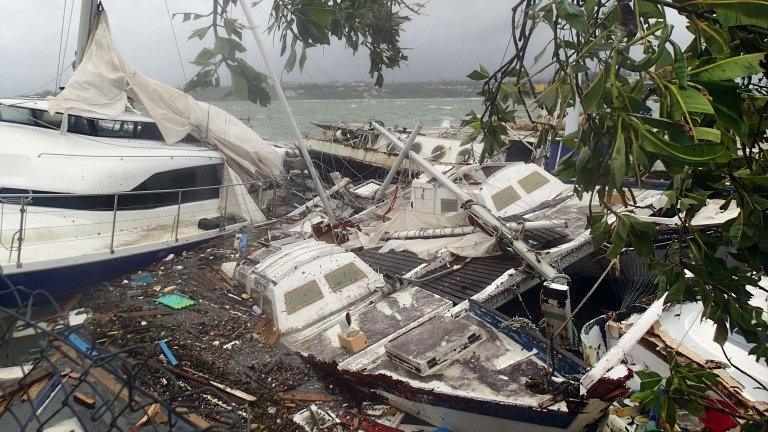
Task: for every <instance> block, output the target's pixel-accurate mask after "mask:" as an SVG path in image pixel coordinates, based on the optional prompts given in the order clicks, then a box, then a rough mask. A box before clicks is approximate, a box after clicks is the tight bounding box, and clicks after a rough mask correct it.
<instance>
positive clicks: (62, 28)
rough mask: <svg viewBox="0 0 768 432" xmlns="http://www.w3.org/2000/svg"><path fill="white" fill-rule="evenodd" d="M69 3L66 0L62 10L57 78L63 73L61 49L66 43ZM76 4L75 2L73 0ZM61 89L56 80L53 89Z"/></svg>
mask: <svg viewBox="0 0 768 432" xmlns="http://www.w3.org/2000/svg"><path fill="white" fill-rule="evenodd" d="M67 1H68V0H64V7H63V8H62V10H61V30H59V53H58V54H57V55H56V76H57V77H58V76H59V74H60V72H61V63H62V61H61V47H62V44H63V42H64V19H65V18H66V17H67ZM72 1H73V2H74V0H72ZM58 88H59V80H58V78H57V79H56V87H55V88H54V89H53V90H54V91H56V89H58Z"/></svg>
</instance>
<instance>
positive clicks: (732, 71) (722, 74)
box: [689, 53, 766, 81]
mask: <svg viewBox="0 0 768 432" xmlns="http://www.w3.org/2000/svg"><path fill="white" fill-rule="evenodd" d="M765 54H766V53H755V54H747V55H743V56H738V57H731V58H728V59H725V60H720V61H718V62H715V63H713V64H710V65H707V66H704V67H701V68H699V69H695V70H692V71H690V74H689V75H690V77H691V79H695V80H696V81H722V80H733V79H736V78H741V77H745V76H752V75H757V74H759V73H761V72H762V71H763V68H762V67H761V66H760V61H761V60H762V59H763V57H764V56H765Z"/></svg>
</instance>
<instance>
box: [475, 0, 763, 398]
mask: <svg viewBox="0 0 768 432" xmlns="http://www.w3.org/2000/svg"><path fill="white" fill-rule="evenodd" d="M671 10H674V11H676V12H677V13H679V14H680V16H681V17H682V18H683V20H684V21H685V22H687V30H688V32H690V35H691V36H690V37H691V42H690V43H688V44H687V45H685V46H681V44H680V41H679V40H676V38H673V37H672V34H673V24H672V23H671V21H670V19H669V14H670V11H671ZM513 15H514V18H513V20H512V29H511V36H510V38H511V39H510V42H511V44H512V47H511V50H510V51H511V52H512V55H511V57H510V58H508V59H505V60H504V62H503V64H502V65H501V67H499V68H498V69H496V70H494V71H492V72H491V71H488V70H487V69H486V68H484V67H482V66H481V67H479V68H477V69H476V70H474V71H473V72H472V73H470V74H469V75H468V77H469V78H470V79H473V80H477V81H482V82H483V89H482V91H481V96H482V97H483V98H484V110H483V112H482V113H480V114H478V113H475V112H471V113H469V114H468V117H467V119H466V120H465V124H467V125H469V126H470V127H472V128H473V130H474V134H473V136H472V137H471V139H473V138H476V137H478V136H480V135H482V137H483V142H484V152H483V154H484V155H492V154H494V153H495V152H497V151H498V150H499V149H500V148H501V147H502V146H504V145H505V142H504V137H505V136H506V135H507V134H508V132H509V128H513V127H514V124H515V122H516V121H518V120H519V119H520V117H525V118H526V119H527V120H528V121H530V122H532V123H534V124H536V125H538V127H539V128H540V130H541V133H540V136H539V140H538V143H537V147H538V148H539V149H545V148H546V146H547V145H548V143H549V142H551V140H552V139H554V138H556V137H557V136H558V134H559V131H560V130H561V129H562V126H563V123H564V118H565V115H566V111H567V110H571V109H574V106H575V105H577V104H579V105H581V107H582V110H583V115H582V118H581V121H580V124H579V128H578V130H577V131H575V132H573V133H570V134H568V135H566V136H564V137H562V139H563V143H564V144H565V145H566V146H567V147H568V148H571V149H574V151H572V152H570V153H569V154H567V155H566V156H565V157H564V158H563V159H562V160H561V163H560V164H559V168H558V174H559V175H560V176H561V177H562V178H565V179H569V180H573V181H574V182H575V185H576V192H577V193H578V194H589V195H590V200H596V201H597V203H596V204H599V205H601V206H602V212H599V213H596V214H594V215H592V217H591V220H590V224H591V227H592V233H593V234H594V236H595V240H596V241H595V243H596V244H597V245H605V247H606V248H607V251H606V255H607V256H608V257H609V258H614V257H616V256H617V255H618V254H619V253H620V252H621V251H622V249H624V248H626V247H633V248H635V250H636V251H637V252H638V254H639V255H641V256H647V257H651V258H652V266H653V269H654V270H655V271H656V274H657V275H658V277H657V279H656V282H657V284H658V290H659V292H669V295H668V296H667V299H668V301H670V302H683V301H695V300H700V301H702V302H703V304H704V314H705V316H706V317H707V318H709V319H711V320H712V321H714V322H715V323H716V324H717V326H718V334H719V335H725V334H727V330H731V331H738V332H740V333H741V334H742V335H743V336H744V337H745V338H746V339H747V341H749V342H751V343H754V344H755V345H754V347H753V348H752V349H751V351H750V353H751V354H754V355H756V356H757V357H759V358H766V356H768V341H767V340H766V337H765V335H766V334H767V332H768V323H766V321H765V317H764V315H763V313H762V310H761V309H759V308H757V307H755V306H752V305H751V304H750V302H749V300H750V299H751V297H752V294H751V293H750V291H748V290H747V289H746V285H752V286H756V285H757V281H756V278H758V277H759V276H761V275H764V274H765V270H766V264H768V230H766V229H765V228H764V227H765V226H766V223H768V213H767V210H768V176H766V174H768V157H767V155H766V148H768V144H766V141H768V140H767V139H766V128H767V127H768V115H767V114H768V105H767V102H768V81H767V80H766V70H768V55H767V54H766V52H768V2H767V1H766V0H691V1H682V0H619V1H618V2H614V1H607V0H606V1H603V0H573V1H569V0H547V1H536V0H521V1H520V2H518V3H516V4H515V6H514V7H513ZM534 34H536V35H539V36H540V35H549V37H550V38H551V40H550V41H549V44H548V45H547V47H546V48H545V49H544V50H542V49H540V48H537V49H536V50H535V51H534V50H532V49H530V44H531V43H532V40H533V39H534V38H533V35H534ZM678 39H679V38H678ZM545 75H548V76H551V79H549V83H548V86H546V88H545V89H543V90H542V89H537V87H536V86H534V81H536V80H540V79H541V77H543V76H545ZM542 112H543V113H545V114H546V116H541V115H540V113H542ZM654 112H655V114H653V113H654ZM540 154H546V151H542V152H540ZM659 161H660V162H661V163H662V164H663V165H664V167H665V168H666V170H667V172H668V173H669V174H670V175H671V177H672V181H671V182H670V183H669V186H668V187H667V189H666V190H665V191H664V193H663V195H664V197H665V199H666V206H665V208H664V209H663V212H664V214H665V215H666V216H668V217H675V218H677V219H678V221H679V231H678V232H679V234H678V235H677V237H676V238H675V239H673V240H672V241H671V242H669V244H668V246H666V247H665V248H664V250H662V251H661V252H660V253H659V251H658V250H657V251H656V252H654V247H653V239H654V238H655V237H656V236H657V228H656V227H654V226H653V225H651V224H648V223H646V222H642V221H640V220H639V219H637V218H635V217H633V216H632V215H631V214H630V213H627V212H623V213H617V212H616V211H615V210H614V209H613V208H612V207H611V206H609V205H608V204H607V202H608V201H609V200H610V198H611V197H619V198H620V199H621V200H622V201H624V204H625V205H626V207H629V208H633V207H636V206H637V205H638V203H637V202H635V200H634V198H633V195H632V193H631V191H630V190H629V188H628V186H627V179H628V178H634V180H635V181H636V182H639V184H640V186H641V187H642V186H643V179H644V178H646V176H647V175H648V174H649V173H650V172H651V169H652V167H653V166H654V164H655V163H656V162H659ZM708 199H722V200H723V201H724V203H723V205H722V208H723V209H725V208H727V207H729V206H736V207H738V209H739V213H738V216H736V217H735V218H733V219H731V220H729V221H728V222H726V223H725V225H724V226H723V227H722V230H720V232H719V233H714V234H713V233H712V232H711V231H709V230H704V229H702V228H701V227H696V226H693V225H692V223H691V219H692V217H693V215H694V214H695V213H696V212H697V211H698V210H700V209H701V208H702V207H703V206H704V205H705V204H706V202H707V200H708ZM719 342H720V343H723V342H724V338H720V340H719ZM674 373H675V370H673V374H674ZM686 373H687V372H685V373H683V374H682V375H685V374H686ZM682 375H681V376H678V377H677V378H680V379H681V380H682V382H688V381H686V378H685V377H684V376H682ZM674 379H676V378H675V377H673V381H674ZM689 384H690V382H689ZM673 402H674V401H673ZM678 406H679V404H678Z"/></svg>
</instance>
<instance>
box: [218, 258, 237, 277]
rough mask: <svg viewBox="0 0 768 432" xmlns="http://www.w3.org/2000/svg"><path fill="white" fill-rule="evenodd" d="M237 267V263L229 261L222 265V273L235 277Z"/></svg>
mask: <svg viewBox="0 0 768 432" xmlns="http://www.w3.org/2000/svg"><path fill="white" fill-rule="evenodd" d="M235 267H237V261H229V262H225V263H222V264H221V271H222V272H224V274H225V275H227V276H229V277H235Z"/></svg>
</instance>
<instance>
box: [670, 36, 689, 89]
mask: <svg viewBox="0 0 768 432" xmlns="http://www.w3.org/2000/svg"><path fill="white" fill-rule="evenodd" d="M670 43H671V44H672V49H673V53H674V63H673V65H672V66H673V70H674V71H675V78H676V79H677V85H678V86H680V87H685V83H687V82H688V65H687V64H686V62H685V55H684V54H683V50H681V49H680V45H678V44H677V42H675V41H674V40H670Z"/></svg>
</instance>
